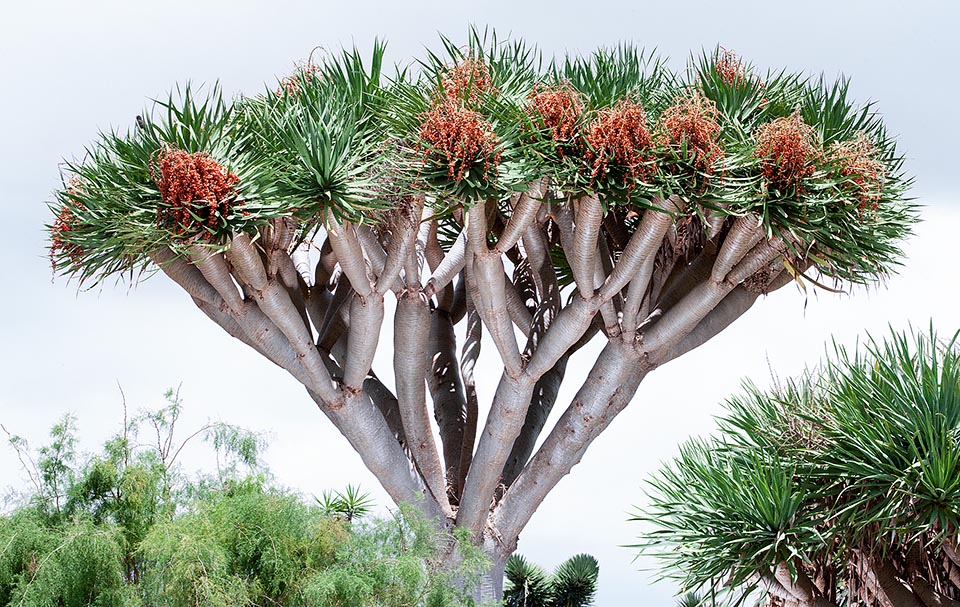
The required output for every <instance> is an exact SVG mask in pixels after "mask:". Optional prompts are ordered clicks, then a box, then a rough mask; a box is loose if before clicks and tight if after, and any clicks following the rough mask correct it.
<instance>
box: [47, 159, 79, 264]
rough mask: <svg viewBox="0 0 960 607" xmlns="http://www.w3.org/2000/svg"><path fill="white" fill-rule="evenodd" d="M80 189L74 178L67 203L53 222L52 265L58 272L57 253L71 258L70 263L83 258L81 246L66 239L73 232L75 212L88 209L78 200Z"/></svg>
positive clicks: (51, 239) (68, 192) (51, 232)
mask: <svg viewBox="0 0 960 607" xmlns="http://www.w3.org/2000/svg"><path fill="white" fill-rule="evenodd" d="M78 188H79V180H77V179H76V178H74V179H73V180H72V181H71V182H70V187H68V188H67V197H68V199H67V201H66V202H64V204H63V206H61V207H60V212H59V213H57V218H56V219H55V220H54V222H53V227H52V228H51V230H50V264H51V265H52V266H53V270H54V271H56V270H57V260H56V257H57V253H58V252H60V253H65V254H66V255H67V257H69V258H70V261H71V262H73V263H77V262H79V261H80V258H81V257H83V249H82V248H81V247H80V245H78V244H76V243H73V242H67V240H66V239H65V238H64V237H65V235H66V234H67V233H69V232H70V231H72V230H73V224H74V221H75V220H76V219H77V217H76V215H74V210H81V211H83V210H86V207H84V206H83V203H82V202H80V201H79V200H77V198H76V196H77V193H78Z"/></svg>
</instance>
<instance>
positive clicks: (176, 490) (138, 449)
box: [0, 393, 487, 607]
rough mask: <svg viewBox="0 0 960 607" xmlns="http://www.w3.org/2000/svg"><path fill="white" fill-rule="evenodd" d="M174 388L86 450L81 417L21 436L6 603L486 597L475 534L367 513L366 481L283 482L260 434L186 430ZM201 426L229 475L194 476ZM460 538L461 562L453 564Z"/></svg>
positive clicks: (58, 605)
mask: <svg viewBox="0 0 960 607" xmlns="http://www.w3.org/2000/svg"><path fill="white" fill-rule="evenodd" d="M167 398H168V402H167V404H166V405H165V406H164V407H162V408H160V409H158V410H155V411H147V412H144V413H141V414H138V415H137V416H135V417H134V418H132V419H131V420H125V422H124V426H123V430H122V431H121V432H120V433H119V434H118V435H116V436H114V437H112V438H111V439H110V440H108V441H107V442H106V443H105V444H104V446H103V449H102V451H101V452H100V453H98V454H96V455H94V456H91V457H89V458H87V459H86V460H85V461H81V458H80V457H78V455H77V452H76V444H77V439H76V434H75V428H76V423H75V421H74V420H73V418H72V417H66V418H64V419H63V420H62V421H61V422H59V423H57V424H56V425H54V427H53V429H52V430H51V437H50V443H49V444H48V445H45V446H43V447H41V448H39V449H37V450H36V451H35V452H34V451H33V450H31V449H30V447H29V445H28V444H27V443H26V441H25V440H24V439H23V438H20V437H16V436H12V437H10V444H11V446H12V447H13V448H14V449H15V450H16V452H17V454H18V455H19V456H20V459H21V461H22V462H23V463H24V469H25V471H26V472H27V474H28V476H29V477H30V478H31V479H32V480H33V481H34V487H33V491H32V492H31V493H30V494H29V495H26V496H23V497H22V500H21V503H20V505H19V506H18V507H17V508H16V509H15V510H14V511H13V512H11V513H10V514H8V515H6V516H0V606H7V605H9V606H17V607H85V606H91V607H92V606H97V607H128V606H129V607H135V606H143V607H146V606H148V605H149V606H151V607H197V606H207V607H235V606H244V605H247V606H250V607H253V606H255V605H274V606H280V605H282V606H287V607H308V606H315V605H325V606H331V607H421V606H423V607H457V606H466V605H473V604H474V603H473V601H472V599H471V598H470V597H469V596H468V594H469V589H470V588H472V587H473V584H474V583H475V581H477V580H479V579H480V576H481V575H482V574H483V572H484V571H485V568H486V566H487V560H486V557H485V556H484V555H483V554H482V551H481V550H480V549H479V548H475V547H473V546H471V545H470V542H469V538H467V537H458V538H454V537H450V538H445V537H442V536H440V535H438V533H437V532H436V531H435V530H434V528H433V526H432V523H431V522H430V521H427V520H424V518H423V517H422V515H420V514H419V513H418V512H417V511H416V510H415V509H414V508H406V507H404V508H401V509H400V510H399V511H398V512H396V513H394V514H393V515H392V516H389V517H386V518H370V517H368V516H367V515H368V514H369V512H370V510H371V508H372V506H373V504H372V502H371V501H370V499H369V497H368V496H366V495H365V494H363V493H362V492H360V490H359V489H358V488H356V487H353V486H350V487H348V488H347V489H346V490H344V491H342V492H329V493H325V494H324V498H323V499H322V500H320V499H317V500H315V503H308V502H305V501H304V500H303V499H301V497H300V496H298V495H296V494H294V493H291V492H290V491H287V490H283V489H280V488H278V487H276V486H274V485H273V484H271V482H270V481H269V474H268V472H267V471H266V470H265V469H264V468H263V467H262V465H261V463H260V458H259V454H260V451H261V449H262V448H263V447H264V441H263V439H262V437H261V436H259V435H257V434H255V433H251V432H249V431H246V430H243V429H241V428H237V427H235V426H231V425H228V424H222V423H218V424H208V425H206V426H204V427H202V428H201V429H200V430H199V431H197V432H195V433H193V434H191V435H190V436H189V437H188V438H187V439H186V440H183V441H180V440H178V439H177V436H176V434H175V432H174V428H175V426H176V422H177V420H178V418H179V416H180V413H181V403H180V400H179V398H178V397H177V396H175V395H174V394H173V393H168V395H167ZM138 437H140V439H141V440H143V441H146V442H145V443H141V442H140V441H138V440H137V439H138ZM195 437H200V438H202V439H203V440H204V441H205V442H207V443H208V444H209V445H210V446H211V447H212V448H213V450H214V452H215V453H216V456H217V457H216V459H217V462H218V467H217V469H218V472H217V474H216V475H213V476H211V475H206V476H199V477H196V478H189V477H188V476H187V475H186V474H185V473H184V472H183V471H182V469H181V468H180V466H179V464H178V463H177V455H178V454H179V453H180V450H181V449H182V447H183V446H184V444H185V443H187V442H189V441H190V439H192V438H195ZM154 441H155V442H154ZM453 542H456V549H457V551H458V553H459V555H460V556H461V561H462V562H461V564H460V565H459V566H458V567H457V568H455V569H450V568H449V567H448V566H446V565H445V564H444V563H445V561H444V559H443V558H442V557H443V555H444V554H446V552H447V551H448V550H449V549H451V548H452V547H453V545H454V544H453ZM461 589H467V590H461Z"/></svg>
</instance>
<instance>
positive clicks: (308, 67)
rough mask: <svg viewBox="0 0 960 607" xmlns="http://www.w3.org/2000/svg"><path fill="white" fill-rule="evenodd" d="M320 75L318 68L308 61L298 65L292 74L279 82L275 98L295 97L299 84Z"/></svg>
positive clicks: (298, 90)
mask: <svg viewBox="0 0 960 607" xmlns="http://www.w3.org/2000/svg"><path fill="white" fill-rule="evenodd" d="M319 73H320V66H318V65H315V64H313V63H312V62H310V61H308V62H307V63H305V64H303V65H298V66H297V67H296V68H295V69H294V70H293V73H292V74H291V75H289V76H287V77H286V78H284V79H282V80H281V81H280V86H279V87H277V90H276V94H277V97H283V96H284V94H286V95H290V96H293V95H296V94H297V93H299V92H300V82H301V81H302V80H306V79H309V78H316V77H317V76H318V74H319Z"/></svg>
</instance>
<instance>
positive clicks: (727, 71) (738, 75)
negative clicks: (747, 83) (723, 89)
mask: <svg viewBox="0 0 960 607" xmlns="http://www.w3.org/2000/svg"><path fill="white" fill-rule="evenodd" d="M717 74H718V75H719V76H720V79H721V80H723V81H724V82H725V83H727V85H728V86H735V85H737V84H739V83H740V82H743V80H744V78H746V69H745V68H744V67H743V60H742V59H740V56H739V55H737V54H736V53H735V52H733V51H728V50H727V49H722V53H721V54H720V56H719V57H717Z"/></svg>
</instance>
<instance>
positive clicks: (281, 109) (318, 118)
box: [242, 42, 386, 231]
mask: <svg viewBox="0 0 960 607" xmlns="http://www.w3.org/2000/svg"><path fill="white" fill-rule="evenodd" d="M384 49H385V45H384V44H383V43H380V42H376V43H375V44H374V48H373V52H372V55H371V58H370V60H369V63H367V62H366V61H365V60H364V58H363V56H362V55H361V54H360V53H359V51H357V50H356V49H350V50H344V51H342V52H341V53H339V54H335V55H329V56H324V57H322V58H321V60H319V61H317V62H313V61H312V60H310V61H309V62H308V63H307V64H306V65H302V66H299V67H298V68H297V69H296V70H295V71H294V73H293V74H292V75H290V76H288V77H286V78H285V79H283V80H282V81H281V83H280V87H279V88H278V89H277V90H275V91H267V92H266V93H265V94H264V95H260V96H258V97H255V98H253V99H249V100H247V101H246V102H245V104H244V111H243V113H242V119H243V121H244V123H245V127H246V130H247V131H248V132H249V133H250V138H251V144H252V149H253V151H254V153H255V155H256V159H257V162H258V163H259V164H260V165H261V167H262V173H261V175H262V176H263V179H264V181H265V183H264V187H270V188H271V191H272V193H273V195H274V196H275V197H276V198H277V199H278V200H281V201H283V205H284V206H285V207H287V208H289V209H290V212H291V213H292V214H293V216H294V217H296V218H297V219H298V220H300V221H301V222H303V224H302V228H303V230H304V231H307V230H309V228H310V227H311V225H315V224H316V223H317V222H321V221H324V220H325V218H326V217H327V211H329V212H330V213H332V215H333V216H334V217H335V218H336V219H337V220H338V221H341V222H342V221H352V222H358V223H359V222H362V221H364V220H365V219H367V220H369V218H370V217H371V216H372V212H373V211H375V210H376V209H380V208H383V207H384V205H385V201H383V200H381V199H380V197H379V196H378V194H379V192H378V190H377V179H378V177H381V175H380V171H379V169H378V167H379V166H380V165H382V164H383V160H384V152H385V150H386V144H385V141H384V137H383V129H382V128H381V125H380V122H379V120H378V115H379V110H380V107H381V105H382V93H381V78H382V76H381V73H382V65H383V53H384Z"/></svg>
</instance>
